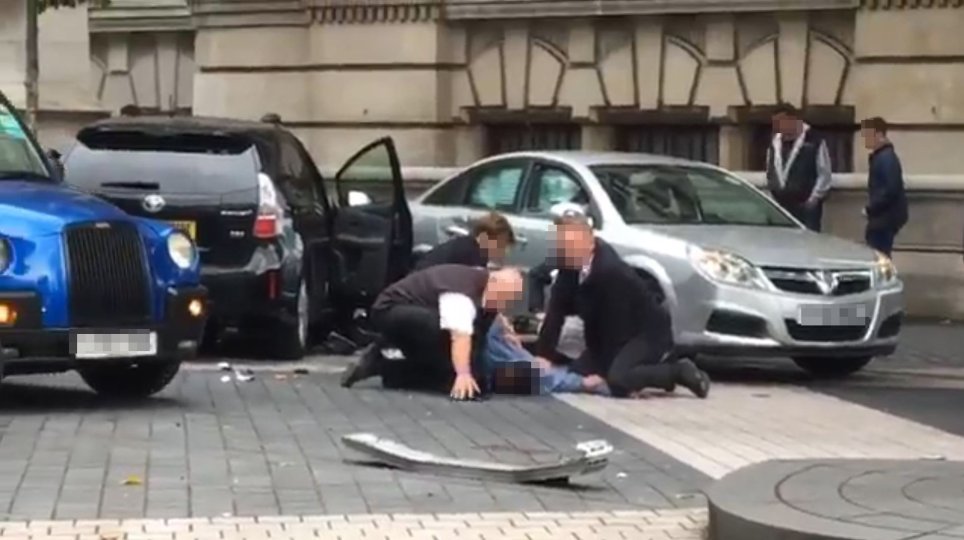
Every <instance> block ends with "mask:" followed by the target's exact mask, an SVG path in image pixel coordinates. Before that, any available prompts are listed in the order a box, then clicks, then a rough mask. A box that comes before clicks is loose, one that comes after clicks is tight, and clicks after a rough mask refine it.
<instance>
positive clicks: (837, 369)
mask: <svg viewBox="0 0 964 540" xmlns="http://www.w3.org/2000/svg"><path fill="white" fill-rule="evenodd" d="M871 360H873V357H872V356H856V357H850V358H814V357H798V358H794V359H793V361H794V362H796V364H797V365H798V366H800V367H801V368H803V369H804V370H806V371H807V372H808V373H810V374H811V375H813V376H814V377H820V378H823V379H836V378H840V377H846V376H848V375H852V374H854V373H856V372H858V371H860V370H861V369H863V368H864V366H866V365H867V364H869V363H870V361H871Z"/></svg>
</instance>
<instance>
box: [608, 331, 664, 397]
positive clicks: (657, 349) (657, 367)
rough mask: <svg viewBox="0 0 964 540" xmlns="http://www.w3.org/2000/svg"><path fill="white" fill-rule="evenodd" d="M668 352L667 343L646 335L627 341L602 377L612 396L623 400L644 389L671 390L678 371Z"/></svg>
mask: <svg viewBox="0 0 964 540" xmlns="http://www.w3.org/2000/svg"><path fill="white" fill-rule="evenodd" d="M672 348H673V347H672V344H671V343H670V342H668V341H667V340H665V339H660V338H654V337H652V336H647V335H646V334H640V335H638V336H636V337H634V338H633V339H631V340H629V341H628V342H627V343H626V344H625V345H623V348H622V349H620V350H619V352H618V353H616V357H615V358H614V359H613V362H612V364H610V365H609V371H608V373H607V374H606V382H607V383H608V384H609V388H610V390H611V391H612V393H613V395H614V396H621V397H625V396H627V395H629V394H631V393H633V392H637V391H639V390H643V389H645V388H659V389H662V390H672V389H674V388H675V387H676V379H677V374H678V371H679V370H678V366H677V364H676V363H675V359H674V358H672Z"/></svg>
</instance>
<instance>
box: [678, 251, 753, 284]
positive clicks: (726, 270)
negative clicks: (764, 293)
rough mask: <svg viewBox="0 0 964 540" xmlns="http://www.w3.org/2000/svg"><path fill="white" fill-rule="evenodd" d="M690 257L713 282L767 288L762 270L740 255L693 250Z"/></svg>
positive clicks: (700, 271) (697, 267)
mask: <svg viewBox="0 0 964 540" xmlns="http://www.w3.org/2000/svg"><path fill="white" fill-rule="evenodd" d="M689 257H690V261H691V262H692V263H693V266H695V267H696V270H697V271H699V273H701V274H703V275H704V276H706V278H707V279H709V280H711V281H715V282H717V283H725V284H727V285H737V286H740V287H749V288H751V289H764V288H766V278H764V277H763V274H762V273H761V272H760V270H759V269H758V268H757V267H756V266H754V265H753V263H751V262H750V261H748V260H746V259H744V258H743V257H740V256H739V255H736V254H734V253H730V252H728V251H720V250H716V249H702V248H692V249H690V251H689Z"/></svg>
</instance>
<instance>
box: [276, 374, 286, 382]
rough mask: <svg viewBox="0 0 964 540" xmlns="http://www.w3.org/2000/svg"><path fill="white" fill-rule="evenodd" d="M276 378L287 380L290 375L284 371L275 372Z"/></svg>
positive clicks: (277, 379)
mask: <svg viewBox="0 0 964 540" xmlns="http://www.w3.org/2000/svg"><path fill="white" fill-rule="evenodd" d="M274 380H276V381H287V380H288V376H287V375H285V374H284V373H275V374H274Z"/></svg>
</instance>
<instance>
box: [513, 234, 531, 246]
mask: <svg viewBox="0 0 964 540" xmlns="http://www.w3.org/2000/svg"><path fill="white" fill-rule="evenodd" d="M515 242H516V243H517V244H522V245H523V246H524V245H526V244H528V243H529V239H528V238H527V237H525V236H522V235H519V234H516V235H515Z"/></svg>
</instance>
